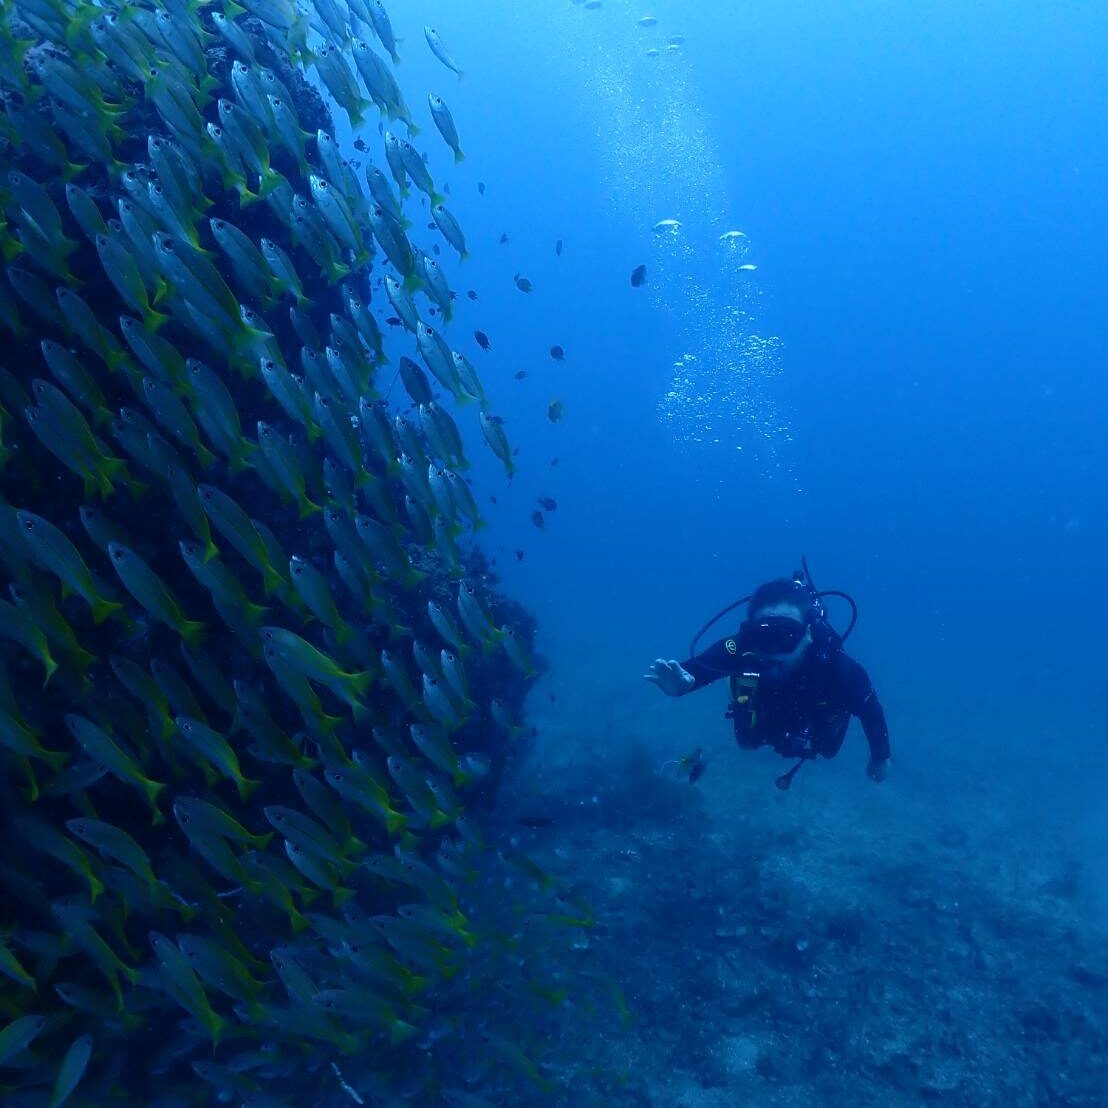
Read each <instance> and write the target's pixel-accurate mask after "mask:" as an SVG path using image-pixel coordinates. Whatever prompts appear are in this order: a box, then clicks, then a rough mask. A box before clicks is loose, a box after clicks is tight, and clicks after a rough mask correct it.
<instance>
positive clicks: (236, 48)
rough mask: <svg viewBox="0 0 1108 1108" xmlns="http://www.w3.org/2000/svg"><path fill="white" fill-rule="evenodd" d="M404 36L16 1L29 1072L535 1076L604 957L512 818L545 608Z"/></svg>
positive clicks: (441, 107)
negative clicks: (491, 497) (514, 552)
mask: <svg viewBox="0 0 1108 1108" xmlns="http://www.w3.org/2000/svg"><path fill="white" fill-rule="evenodd" d="M425 37H426V44H427V46H428V47H429V48H430V49H431V51H432V52H433V54H434V55H435V57H437V58H438V59H439V61H440V62H442V64H443V66H444V67H446V69H445V70H444V76H445V75H446V70H451V71H453V72H455V73H457V74H458V75H459V76H460V74H461V69H460V67H459V65H458V64H457V63H456V62H455V61H454V59H453V57H452V56H451V54H450V52H449V51H448V49H447V46H446V45H445V44H444V41H443V38H442V37H441V35H440V33H439V31H438V30H436V29H434V28H431V27H428V28H426V30H425ZM402 47H403V44H402V43H399V44H398V41H397V39H396V36H395V35H394V32H393V28H392V23H391V20H390V18H389V14H388V11H387V10H386V7H385V5H384V4H383V3H382V0H312V5H311V6H310V7H307V6H301V5H298V4H297V3H295V2H294V0H237V2H236V0H219V2H215V3H210V2H207V0H135V2H131V3H115V2H113V0H102V2H100V3H95V4H94V3H91V2H89V0H12V2H10V3H6V4H5V5H4V7H3V9H2V12H0V95H2V99H3V110H2V113H0V133H2V140H3V145H2V146H0V203H2V207H0V250H2V252H3V257H4V271H5V273H4V279H3V280H2V281H0V339H2V342H0V350H2V354H0V473H2V476H3V484H2V491H3V496H2V498H0V563H2V566H3V570H4V574H5V578H6V583H7V586H8V587H7V593H8V595H7V597H4V598H0V786H2V792H0V824H2V826H3V828H4V832H5V844H6V846H7V849H6V850H5V852H4V857H3V858H2V859H0V1101H2V1103H3V1104H4V1105H5V1106H6V1108H21V1106H27V1108H40V1106H43V1105H47V1106H48V1108H60V1106H61V1105H62V1104H71V1105H97V1106H107V1105H117V1104H118V1105H147V1106H157V1108H175V1106H176V1108H186V1106H191V1105H205V1104H217V1103H221V1104H241V1105H248V1106H251V1108H266V1106H274V1108H276V1106H280V1105H289V1106H291V1105H297V1106H299V1108H304V1106H310V1105H329V1104H338V1103H347V1102H349V1101H350V1100H351V1099H353V1100H354V1101H356V1102H358V1103H372V1104H379V1105H390V1104H399V1103H405V1104H414V1105H420V1104H428V1105H431V1104H457V1105H470V1106H480V1105H482V1104H490V1103H496V1104H513V1103H531V1102H533V1100H534V1097H535V1096H536V1094H537V1093H538V1092H539V1091H540V1090H544V1089H553V1088H555V1087H556V1086H557V1084H558V1083H559V1081H561V1080H563V1077H562V1074H561V1073H560V1071H559V1070H558V1069H557V1068H556V1067H553V1066H551V1065H547V1064H545V1063H544V1061H543V1059H542V1058H541V1056H540V1055H541V1053H542V1051H544V1050H547V1049H549V1047H550V1046H551V1044H554V1043H556V1042H557V1041H558V1038H559V1035H561V1034H562V1033H563V1031H564V1029H565V1028H566V1027H567V1026H569V1025H571V1024H572V1023H573V1022H574V1021H576V1020H578V1019H580V1018H581V1015H580V1013H581V1012H582V1011H583V1010H584V1009H586V1008H587V1009H589V1010H596V1008H597V1006H598V1005H599V1004H600V1003H602V1002H603V998H604V996H605V995H606V993H607V992H608V986H607V985H606V984H604V983H603V982H599V981H594V982H591V983H590V982H586V983H585V984H584V985H583V986H580V987H581V988H582V989H583V994H581V993H579V994H578V995H577V996H576V1006H575V1005H574V1004H573V1003H571V1001H570V993H571V983H570V981H569V978H568V977H567V975H566V973H565V971H564V969H563V966H564V964H565V962H564V958H563V952H564V951H566V950H567V949H570V948H571V947H572V946H573V945H574V944H575V943H580V941H581V936H582V935H584V934H585V933H586V932H587V930H588V929H589V928H591V927H592V925H593V922H594V921H593V918H592V914H591V912H590V911H589V908H588V906H587V905H586V904H585V903H583V902H582V901H581V900H580V899H579V898H578V897H576V896H575V895H574V894H573V892H572V890H570V889H568V888H565V887H563V885H562V884H561V883H560V882H559V881H556V880H555V879H553V878H552V877H551V876H549V875H548V874H547V873H546V872H544V871H543V870H542V869H540V868H539V867H538V866H537V865H536V864H535V863H534V862H533V861H532V860H531V859H530V858H529V857H527V856H526V855H525V854H523V853H520V852H518V850H517V849H516V848H515V847H514V846H513V844H512V842H511V841H510V840H507V839H502V838H497V837H494V836H493V835H491V834H489V833H488V831H487V829H486V828H484V827H483V826H482V824H483V823H484V822H485V811H484V809H485V808H487V807H488V805H489V804H490V803H491V802H490V801H489V799H488V798H489V796H491V795H492V790H491V783H492V782H493V781H495V779H496V778H497V776H498V772H499V769H500V768H501V765H502V761H503V758H504V756H505V752H506V751H507V750H509V749H510V747H511V743H512V742H513V741H514V740H515V739H516V737H517V736H518V735H519V734H520V733H521V732H522V730H523V729H522V727H521V725H520V723H519V720H518V713H519V710H520V707H521V705H522V700H523V696H524V694H525V692H526V688H527V686H528V683H529V682H530V681H531V680H532V679H533V677H534V675H535V666H534V663H533V661H532V657H531V643H530V638H531V633H532V630H533V628H532V627H531V626H530V624H528V623H527V622H526V620H524V619H521V618H519V617H521V615H522V610H521V609H518V608H516V607H514V606H512V605H510V604H508V603H507V602H506V601H504V599H503V598H502V597H500V596H498V595H497V594H496V593H494V592H492V591H491V590H490V589H488V588H487V587H486V585H485V582H484V580H483V578H482V573H481V569H482V562H481V560H480V557H479V555H476V554H475V553H474V548H473V546H472V545H471V540H472V537H473V535H474V533H475V532H477V531H478V530H479V529H480V528H481V527H482V523H483V521H482V519H481V514H480V511H479V508H478V505H477V500H476V499H475V496H474V492H473V490H472V488H471V486H470V485H469V483H468V482H467V481H466V479H465V477H464V476H463V474H464V473H465V471H466V470H467V468H468V466H469V462H468V460H467V456H466V445H465V444H466V443H467V442H474V443H480V442H481V441H482V440H483V442H484V444H485V445H486V446H487V447H488V448H489V449H491V450H492V451H493V452H494V454H495V455H496V456H497V457H498V458H499V459H500V462H501V463H502V465H503V468H504V471H505V473H506V474H507V475H508V476H509V477H510V476H511V475H512V474H513V473H514V472H515V468H516V463H515V461H514V456H513V448H512V446H511V444H510V442H509V440H508V437H507V434H506V432H505V430H504V421H503V420H502V419H501V418H500V417H498V416H496V415H495V414H494V413H493V412H492V411H490V410H489V407H488V402H487V399H486V396H485V393H484V390H483V389H482V386H481V383H480V381H479V379H478V377H477V374H476V371H475V370H474V368H473V366H472V365H471V364H470V363H469V362H468V361H467V359H466V358H465V357H464V356H463V355H461V354H460V353H458V352H457V351H455V350H453V349H452V348H451V345H450V343H449V341H448V338H447V335H446V334H444V333H443V329H442V327H443V326H444V325H446V324H447V323H448V321H449V319H450V316H451V301H452V299H453V294H452V293H451V291H450V288H449V284H448V279H447V276H446V272H445V268H446V264H447V263H446V262H445V261H444V262H442V263H440V261H439V260H437V257H436V255H438V254H439V249H438V245H437V243H438V240H439V239H440V238H441V240H442V241H443V242H444V243H445V244H446V245H447V246H448V247H449V248H450V250H451V251H453V252H455V253H456V254H457V255H458V256H459V257H460V258H461V257H464V256H465V255H466V253H467V245H466V240H465V235H464V232H463V230H462V228H461V226H460V224H459V222H458V220H457V219H456V218H455V217H454V215H453V214H452V213H451V212H450V210H449V209H448V208H447V207H446V206H445V194H444V193H440V191H439V189H438V188H437V187H436V182H435V181H434V180H433V178H432V175H431V172H430V169H429V166H428V161H427V159H426V158H425V156H424V154H423V153H421V152H420V151H419V150H417V148H416V147H415V145H413V140H414V138H415V136H416V128H415V126H413V124H412V115H411V112H410V110H409V107H408V104H407V102H406V100H405V97H404V94H403V92H402V90H401V87H400V84H399V82H398V80H397V77H396V73H397V68H396V63H397V61H398V60H399V57H400V53H401V49H402ZM412 48H413V49H414V47H412ZM421 48H422V47H421ZM450 79H451V80H453V78H450ZM428 103H429V108H430V112H431V117H432V119H433V121H434V123H435V125H436V128H437V129H438V131H439V132H440V135H441V138H442V141H443V143H444V144H445V146H444V148H443V151H439V152H438V153H437V155H436V156H441V154H442V153H443V152H448V153H449V156H450V163H451V164H453V163H454V161H461V159H462V157H463V153H462V146H461V142H460V139H459V132H458V127H457V125H456V124H455V121H454V119H453V117H452V115H451V113H450V109H449V108H448V107H447V104H446V101H445V100H444V99H443V98H442V97H440V96H439V95H437V93H432V94H431V95H430V97H429V100H428ZM336 120H337V121H341V122H342V123H343V124H344V126H345V125H346V124H349V126H350V127H351V128H352V129H353V131H354V133H355V134H357V135H359V136H360V140H359V146H358V148H359V149H360V150H367V151H368V154H367V157H366V159H365V160H364V161H363V162H362V163H361V164H355V163H354V162H352V161H349V160H347V159H346V158H344V156H343V155H342V153H341V152H340V149H339V145H338V143H337V142H336V140H335V138H334V133H335V130H336V127H335V123H336ZM437 141H438V140H437V139H436V142H437ZM420 206H422V208H423V210H422V211H420V212H418V213H416V212H413V218H411V219H409V218H408V217H406V216H405V210H406V209H415V208H418V207H420ZM429 221H430V225H431V226H433V227H434V228H435V229H436V230H435V231H434V232H432V233H433V234H434V235H435V244H436V245H434V246H433V247H432V248H429V249H424V246H423V245H421V244H420V243H419V242H417V241H415V240H414V238H413V237H410V236H409V230H410V229H411V228H412V227H424V226H428V224H429ZM450 264H453V263H450ZM381 313H383V314H385V315H388V316H389V317H390V318H395V319H396V320H398V321H399V322H400V324H401V326H402V333H403V334H404V335H405V336H406V337H405V338H404V339H403V340H400V339H397V341H398V342H401V341H402V342H403V344H404V348H405V353H403V354H399V355H395V356H393V357H391V358H386V352H385V345H386V343H385V340H384V339H383V336H382V331H381V326H380V318H383V317H382V316H381ZM430 319H433V320H434V325H432V323H430V322H428V320H430ZM398 330H399V329H398ZM398 349H399V347H398ZM555 349H557V348H555ZM552 353H553V352H552ZM554 356H555V357H559V356H560V353H559V354H554ZM397 381H399V385H400V388H402V389H403V393H404V394H406V395H403V394H401V392H400V389H393V387H392V386H393V385H395V384H396V383H397ZM401 400H402V403H401ZM551 418H552V419H553V418H555V417H554V415H553V414H552V415H551ZM459 423H461V424H462V426H461V427H460V426H459ZM593 994H595V1002H594V999H593V998H592V997H593Z"/></svg>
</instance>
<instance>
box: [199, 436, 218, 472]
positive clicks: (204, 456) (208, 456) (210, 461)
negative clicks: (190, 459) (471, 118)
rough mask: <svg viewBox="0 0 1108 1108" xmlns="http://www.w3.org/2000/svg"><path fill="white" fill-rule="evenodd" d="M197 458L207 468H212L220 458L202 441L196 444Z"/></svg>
mask: <svg viewBox="0 0 1108 1108" xmlns="http://www.w3.org/2000/svg"><path fill="white" fill-rule="evenodd" d="M196 460H197V461H198V462H199V463H200V464H201V465H202V466H203V467H204V468H205V469H210V468H211V466H213V465H214V464H215V463H216V462H217V461H218V458H217V457H216V455H215V454H213V453H212V452H211V451H210V450H209V449H208V448H207V447H206V446H205V445H204V444H203V443H202V442H198V443H197V444H196Z"/></svg>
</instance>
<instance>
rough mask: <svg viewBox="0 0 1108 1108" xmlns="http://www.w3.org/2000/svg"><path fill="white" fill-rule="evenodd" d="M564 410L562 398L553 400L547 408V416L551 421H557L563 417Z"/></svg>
mask: <svg viewBox="0 0 1108 1108" xmlns="http://www.w3.org/2000/svg"><path fill="white" fill-rule="evenodd" d="M564 410H565V409H564V408H563V407H562V402H561V401H560V400H551V401H550V404H549V405H548V406H547V409H546V418H547V419H549V420H550V422H551V423H557V422H558V421H559V420H560V419H561V418H562V413H563V411H564Z"/></svg>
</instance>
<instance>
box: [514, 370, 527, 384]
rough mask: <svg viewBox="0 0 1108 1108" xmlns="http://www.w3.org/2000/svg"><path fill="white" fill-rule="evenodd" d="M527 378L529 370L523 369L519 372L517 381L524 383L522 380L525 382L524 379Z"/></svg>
mask: <svg viewBox="0 0 1108 1108" xmlns="http://www.w3.org/2000/svg"><path fill="white" fill-rule="evenodd" d="M526 376H527V370H525V369H521V370H520V371H519V372H518V373H517V374H516V380H517V381H522V380H523V378H524V377H526Z"/></svg>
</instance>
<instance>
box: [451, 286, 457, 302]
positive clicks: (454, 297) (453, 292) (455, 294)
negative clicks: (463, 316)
mask: <svg viewBox="0 0 1108 1108" xmlns="http://www.w3.org/2000/svg"><path fill="white" fill-rule="evenodd" d="M450 299H451V300H457V299H458V294H457V293H456V292H455V291H454V290H453V289H451V290H450Z"/></svg>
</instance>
